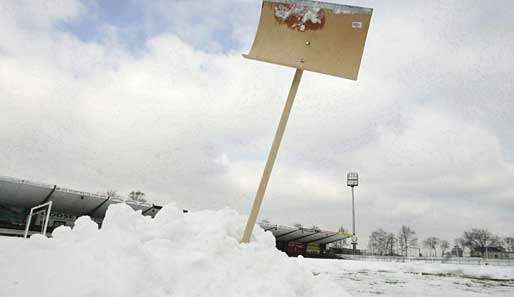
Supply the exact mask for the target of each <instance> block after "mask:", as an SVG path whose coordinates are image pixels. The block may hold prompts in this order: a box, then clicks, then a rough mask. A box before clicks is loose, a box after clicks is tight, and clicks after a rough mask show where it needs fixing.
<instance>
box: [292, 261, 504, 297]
mask: <svg viewBox="0 0 514 297" xmlns="http://www.w3.org/2000/svg"><path fill="white" fill-rule="evenodd" d="M298 261H299V262H300V263H302V264H303V265H304V266H305V267H308V268H309V269H310V270H311V271H312V272H313V273H314V274H315V275H318V274H319V275H326V276H329V277H330V278H331V279H333V280H335V281H336V282H337V283H338V284H340V285H341V286H343V287H344V288H345V289H346V291H348V292H349V293H350V294H351V295H352V296H355V297H358V296H377V295H378V296H409V297H414V296H424V297H430V296H455V297H458V296H505V297H507V296H508V297H513V296H514V267H501V266H479V265H464V264H462V265H458V264H434V263H422V262H411V263H395V262H374V261H351V260H320V259H301V258H300V259H298Z"/></svg>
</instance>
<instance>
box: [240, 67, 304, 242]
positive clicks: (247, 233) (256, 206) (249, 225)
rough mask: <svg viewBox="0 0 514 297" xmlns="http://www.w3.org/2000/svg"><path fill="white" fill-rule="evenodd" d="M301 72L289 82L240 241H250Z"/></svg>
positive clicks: (297, 72)
mask: <svg viewBox="0 0 514 297" xmlns="http://www.w3.org/2000/svg"><path fill="white" fill-rule="evenodd" d="M302 74H303V69H296V72H295V74H294V78H293V83H292V84H291V88H290V89H289V95H288V96H287V101H286V105H285V106H284V110H283V111H282V116H281V117H280V122H279V124H278V128H277V132H276V133H275V138H274V139H273V144H272V145H271V150H270V152H269V154H268V160H267V161H266V167H264V172H263V173H262V177H261V182H260V183H259V188H258V189H257V194H256V195H255V199H254V201H253V205H252V210H251V212H250V216H249V217H248V221H247V222H246V227H245V230H244V233H243V238H242V239H241V242H242V243H248V242H250V237H251V236H252V231H253V227H254V226H255V222H256V221H257V216H258V215H259V211H260V210H261V204H262V200H263V198H264V193H265V192H266V187H267V186H268V181H269V178H270V176H271V171H272V170H273V164H275V159H276V158H277V154H278V149H279V147H280V142H281V141H282V137H283V136H284V131H285V130H286V125H287V120H288V119H289V114H290V113H291V108H292V107H293V102H294V98H295V96H296V92H297V91H298V86H299V85H300V80H301V78H302Z"/></svg>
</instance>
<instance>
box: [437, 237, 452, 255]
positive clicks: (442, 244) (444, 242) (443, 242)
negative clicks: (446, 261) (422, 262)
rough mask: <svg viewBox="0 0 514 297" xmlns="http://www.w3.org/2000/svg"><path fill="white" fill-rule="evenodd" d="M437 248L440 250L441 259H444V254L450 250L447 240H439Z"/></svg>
mask: <svg viewBox="0 0 514 297" xmlns="http://www.w3.org/2000/svg"><path fill="white" fill-rule="evenodd" d="M439 248H440V249H441V257H444V252H446V250H448V248H450V243H449V242H448V240H441V241H440V242H439Z"/></svg>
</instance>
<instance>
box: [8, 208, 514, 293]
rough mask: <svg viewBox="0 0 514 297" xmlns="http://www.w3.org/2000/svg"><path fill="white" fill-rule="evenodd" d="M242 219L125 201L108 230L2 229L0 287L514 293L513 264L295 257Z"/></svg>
mask: <svg viewBox="0 0 514 297" xmlns="http://www.w3.org/2000/svg"><path fill="white" fill-rule="evenodd" d="M244 223H245V217H243V216H240V215H238V214H237V213H236V212H235V211H232V210H229V209H224V210H220V211H199V212H192V213H187V214H184V213H182V211H181V210H180V209H179V208H177V207H174V206H173V205H169V206H166V207H164V208H163V209H162V210H161V211H160V212H159V213H158V215H157V216H156V218H155V219H151V218H149V217H144V216H141V215H140V213H138V212H135V211H134V210H133V209H132V208H130V207H129V206H127V205H124V204H119V205H113V206H110V207H109V209H108V211H107V216H106V219H105V220H104V223H103V226H102V229H101V230H99V229H98V228H97V225H96V224H95V223H94V222H93V221H91V220H90V219H89V217H81V218H79V219H78V220H77V222H76V223H75V227H74V229H73V230H71V229H70V228H67V227H59V228H57V229H56V230H55V231H54V233H53V238H46V237H42V236H40V235H34V236H32V237H31V238H30V239H28V240H24V239H20V238H7V237H0V248H1V254H0V297H31V296H37V297H60V296H63V297H165V296H166V297H169V296H176V297H179V296H180V297H181V296H195V297H200V296H209V297H216V296H223V297H236V296H237V297H243V296H256V297H257V296H258V297H268V296H270V297H293V296H305V297H307V296H308V297H316V296H319V297H330V296H334V297H336V296H337V297H345V296H349V294H348V292H349V293H350V294H351V295H353V296H376V295H382V296H509V297H512V296H514V283H513V282H514V281H513V280H514V268H512V267H491V266H489V267H481V266H464V265H461V266H459V265H451V264H440V265H436V264H422V263H384V262H359V261H346V260H316V259H303V258H288V257H287V256H286V255H285V254H284V253H282V252H280V251H278V250H276V249H275V241H274V238H273V235H271V233H269V232H264V231H263V230H262V229H260V228H255V231H254V235H253V238H252V241H251V243H250V244H240V243H239V239H240V238H241V234H242V229H243V226H244ZM491 279H496V280H491Z"/></svg>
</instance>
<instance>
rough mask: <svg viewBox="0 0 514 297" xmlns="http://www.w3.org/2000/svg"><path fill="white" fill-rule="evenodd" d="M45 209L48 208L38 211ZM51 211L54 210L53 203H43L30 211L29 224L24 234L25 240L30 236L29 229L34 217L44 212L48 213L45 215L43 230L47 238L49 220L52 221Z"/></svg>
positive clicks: (42, 232)
mask: <svg viewBox="0 0 514 297" xmlns="http://www.w3.org/2000/svg"><path fill="white" fill-rule="evenodd" d="M45 207H47V209H46V210H40V211H37V210H38V209H41V208H45ZM51 210H52V201H48V202H47V203H43V204H41V205H38V206H34V207H32V208H31V209H30V213H29V216H28V217H27V224H26V225H25V233H24V234H23V238H27V236H28V235H29V227H30V222H31V221H32V216H33V215H34V214H39V213H40V212H44V211H46V215H45V221H44V223H43V229H42V230H41V234H43V235H45V236H46V229H47V227H48V220H49V219H50V211H51Z"/></svg>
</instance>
